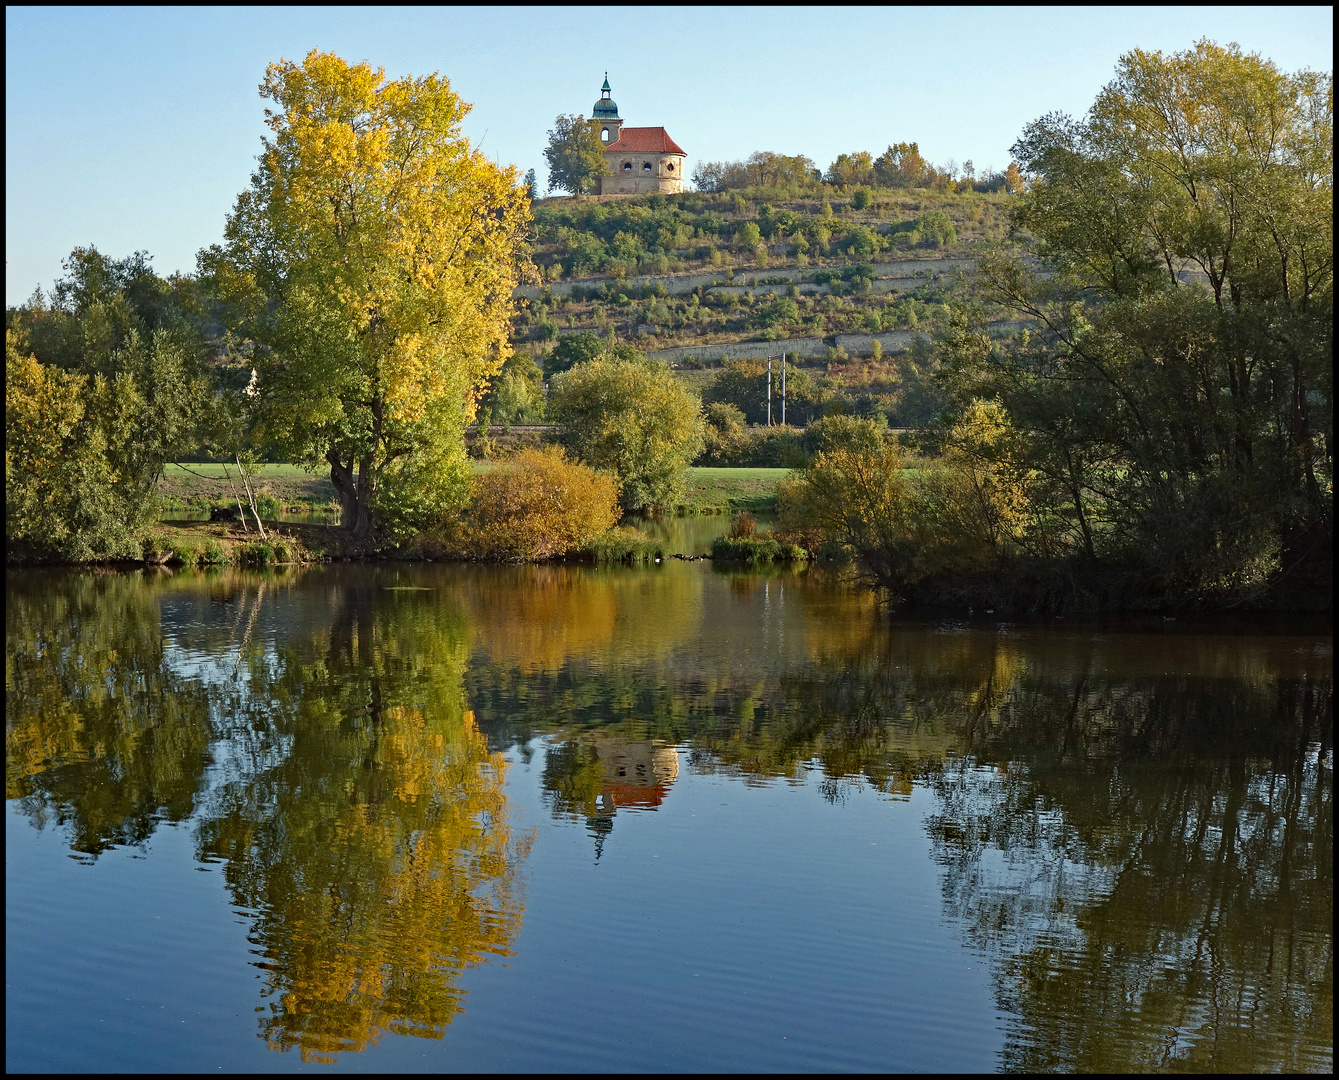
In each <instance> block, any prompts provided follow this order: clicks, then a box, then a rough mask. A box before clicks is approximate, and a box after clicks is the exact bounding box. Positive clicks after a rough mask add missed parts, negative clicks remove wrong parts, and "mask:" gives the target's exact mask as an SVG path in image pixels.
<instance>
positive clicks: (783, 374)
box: [781, 353, 786, 427]
mask: <svg viewBox="0 0 1339 1080" xmlns="http://www.w3.org/2000/svg"><path fill="white" fill-rule="evenodd" d="M781 426H782V427H785V426H786V354H785V353H782V354H781Z"/></svg>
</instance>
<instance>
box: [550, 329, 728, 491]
mask: <svg viewBox="0 0 1339 1080" xmlns="http://www.w3.org/2000/svg"><path fill="white" fill-rule="evenodd" d="M549 411H550V415H551V417H552V418H553V420H554V421H555V422H556V423H557V424H558V425H559V428H560V438H561V440H562V443H563V445H564V446H565V447H566V448H567V449H568V451H569V452H570V453H571V454H572V456H573V457H575V458H576V459H577V460H579V461H582V462H585V463H586V464H587V465H591V466H594V467H595V468H597V469H607V470H609V471H610V472H612V473H614V474H615V475H616V476H617V477H618V478H619V480H620V482H621V484H622V495H621V499H620V501H621V503H622V506H623V509H624V510H626V511H638V510H655V509H663V508H665V507H667V506H670V505H672V504H673V502H674V500H675V499H676V498H677V497H678V496H679V494H680V493H681V492H682V490H683V486H684V484H685V482H686V480H687V476H688V463H689V462H690V461H692V460H693V458H695V457H696V456H697V455H698V454H699V453H701V452H702V447H703V438H704V434H703V423H702V416H701V413H702V407H701V403H700V402H699V401H698V398H697V395H695V394H694V393H693V392H692V391H691V390H688V389H686V388H685V387H684V386H682V385H681V384H680V383H679V382H678V381H677V380H676V379H675V378H674V375H673V374H672V373H671V371H670V369H669V365H668V364H665V363H664V362H663V361H654V360H648V359H647V358H646V357H645V356H643V355H642V354H641V353H639V352H637V351H636V350H635V349H632V348H630V347H628V346H619V347H617V348H616V349H615V350H614V351H613V352H611V353H607V354H605V355H602V356H599V357H596V358H595V359H594V360H588V361H586V362H585V363H582V364H578V365H577V366H576V367H574V368H572V369H571V370H569V371H566V372H564V373H563V374H561V375H558V376H555V377H554V379H553V383H552V390H551V393H550V397H549Z"/></svg>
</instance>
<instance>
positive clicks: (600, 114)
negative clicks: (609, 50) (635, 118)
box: [590, 71, 618, 120]
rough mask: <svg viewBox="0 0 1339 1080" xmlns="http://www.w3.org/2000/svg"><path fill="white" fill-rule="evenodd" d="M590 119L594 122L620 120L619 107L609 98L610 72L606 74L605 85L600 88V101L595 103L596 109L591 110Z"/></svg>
mask: <svg viewBox="0 0 1339 1080" xmlns="http://www.w3.org/2000/svg"><path fill="white" fill-rule="evenodd" d="M590 118H591V119H592V120H617V119H618V106H617V105H615V104H614V103H613V101H612V100H611V99H610V97H609V72H607V71H606V72H605V73H604V85H603V86H602V87H600V100H599V101H597V102H596V103H595V108H593V109H592V110H591V113H590Z"/></svg>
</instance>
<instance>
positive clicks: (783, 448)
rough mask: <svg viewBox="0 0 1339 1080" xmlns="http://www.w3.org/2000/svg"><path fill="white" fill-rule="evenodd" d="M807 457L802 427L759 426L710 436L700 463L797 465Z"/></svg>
mask: <svg viewBox="0 0 1339 1080" xmlns="http://www.w3.org/2000/svg"><path fill="white" fill-rule="evenodd" d="M805 460H806V458H805V453H804V449H803V446H802V445H801V436H800V433H799V430H798V429H796V428H791V427H770V428H769V427H755V428H749V429H747V430H741V431H740V432H739V434H737V435H735V436H733V437H724V436H719V435H713V436H709V438H708V442H707V448H706V450H705V451H704V452H703V454H702V456H701V457H700V458H698V464H700V465H712V466H716V467H719V468H726V469H796V468H799V467H800V466H801V465H803V464H804V462H805Z"/></svg>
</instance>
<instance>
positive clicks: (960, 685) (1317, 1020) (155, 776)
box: [6, 519, 1333, 1072]
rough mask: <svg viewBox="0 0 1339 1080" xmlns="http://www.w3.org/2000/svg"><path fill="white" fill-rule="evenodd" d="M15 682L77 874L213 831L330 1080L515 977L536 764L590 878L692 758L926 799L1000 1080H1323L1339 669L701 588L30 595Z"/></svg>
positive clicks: (350, 574)
mask: <svg viewBox="0 0 1339 1080" xmlns="http://www.w3.org/2000/svg"><path fill="white" fill-rule="evenodd" d="M681 520H682V519H681ZM689 520H691V519H689ZM6 649H7V684H6V750H7V755H6V791H7V797H8V798H9V799H10V800H13V801H15V802H16V804H17V805H18V806H19V807H20V808H21V810H22V812H23V813H24V814H26V815H27V816H28V818H29V819H30V820H31V821H32V822H33V824H34V825H37V826H42V825H46V824H52V825H55V826H57V827H58V828H60V829H61V830H62V835H63V836H64V837H65V838H66V842H67V843H68V846H69V848H70V849H71V850H72V851H73V852H75V853H77V854H78V855H79V856H80V857H81V858H83V859H86V860H95V859H97V858H98V857H99V855H100V854H101V853H103V852H105V851H107V850H108V849H110V848H112V847H116V846H121V845H135V844H143V843H144V841H145V840H146V839H147V838H148V837H149V836H150V835H151V834H152V833H153V831H154V829H155V828H156V827H157V825H158V824H159V823H161V822H183V823H189V824H190V825H191V827H192V828H193V829H194V831H195V836H196V838H197V840H196V843H197V853H198V857H199V858H200V859H202V860H206V861H217V860H223V861H224V863H225V865H224V874H225V878H226V881H227V885H228V888H229V890H230V892H231V894H232V896H233V898H234V900H235V902H236V903H237V904H238V905H239V906H240V907H242V908H245V909H246V910H248V911H250V912H252V913H254V925H253V927H252V934H251V937H252V941H253V942H254V943H255V945H256V948H257V950H258V954H259V957H260V959H259V960H258V961H257V963H258V966H259V967H260V968H261V969H262V971H263V972H264V990H263V992H262V993H263V998H264V1011H263V1012H262V1013H261V1019H260V1033H261V1035H262V1036H263V1038H264V1039H265V1040H266V1041H267V1043H268V1044H269V1045H270V1046H271V1047H272V1048H274V1049H287V1048H290V1047H297V1048H298V1049H299V1050H300V1052H301V1053H302V1056H303V1058H304V1059H306V1060H331V1059H333V1057H334V1056H335V1055H337V1054H339V1053H341V1052H347V1051H358V1050H362V1049H364V1048H365V1047H368V1046H370V1045H372V1044H374V1043H375V1042H376V1041H377V1040H378V1038H380V1037H381V1034H382V1033H383V1032H386V1031H391V1032H396V1033H400V1034H411V1035H425V1036H430V1037H440V1036H441V1035H442V1033H443V1032H444V1030H445V1028H446V1027H447V1026H448V1025H449V1024H450V1023H451V1022H452V1019H453V1017H454V1016H455V1015H456V1014H457V1013H458V1011H459V1010H460V1008H461V999H462V996H463V993H464V991H463V990H461V989H460V988H459V985H458V983H459V976H460V973H461V972H462V971H464V970H465V969H467V968H468V967H470V966H472V965H475V964H477V963H479V962H480V961H481V960H482V959H484V958H486V957H488V956H506V955H509V953H510V951H511V950H512V948H513V946H514V943H515V941H516V939H517V935H518V933H519V929H520V925H521V920H522V916H523V913H524V897H523V889H522V885H521V877H520V870H521V867H522V865H523V863H524V862H525V860H526V858H527V853H528V851H529V844H530V842H531V835H530V834H524V833H521V832H519V831H518V830H517V829H516V828H515V827H513V825H512V824H511V821H512V819H513V816H514V815H513V814H512V812H511V808H510V807H509V805H508V799H507V794H506V790H505V780H506V775H507V768H508V766H507V761H508V756H509V755H516V754H519V755H520V756H521V758H522V759H523V760H528V756H529V755H530V754H531V753H533V752H534V748H535V747H536V746H543V747H545V753H544V761H543V769H542V779H541V785H542V789H543V798H544V802H545V804H546V806H547V808H548V812H550V813H551V814H553V815H554V816H555V817H557V818H561V819H569V820H575V821H578V822H581V823H584V825H585V827H586V829H587V830H588V832H589V834H590V839H591V843H592V846H593V849H594V857H595V858H597V859H598V858H599V857H600V856H601V854H602V852H603V853H607V851H608V850H609V847H608V845H610V844H615V843H618V842H619V834H620V830H619V828H618V822H619V820H620V818H619V815H620V814H626V813H646V812H653V811H655V810H656V809H657V808H658V807H660V806H661V805H662V804H663V803H664V802H665V801H666V800H668V799H672V798H673V797H674V789H675V786H676V784H679V783H682V782H683V777H682V776H680V768H681V762H682V763H683V765H682V767H685V768H687V769H688V770H689V771H690V772H691V773H693V774H697V775H701V774H714V775H717V776H720V777H725V778H735V779H737V780H739V781H741V782H743V783H744V784H747V785H759V784H768V783H772V782H775V781H778V780H785V779H791V780H797V779H800V778H802V777H804V776H807V775H811V774H817V775H818V776H819V777H820V778H821V779H820V780H819V782H818V787H819V790H820V792H821V794H822V795H823V797H824V798H826V799H827V800H828V801H830V802H833V803H841V802H842V801H843V800H844V799H846V798H848V797H850V796H851V795H852V794H853V793H855V792H858V791H863V790H867V789H873V790H875V791H877V792H880V793H882V794H883V795H884V796H886V797H889V798H892V799H907V798H909V797H910V796H911V794H912V792H913V791H914V790H915V789H917V788H921V789H924V790H925V791H928V792H930V793H931V794H932V796H933V808H932V810H931V811H930V812H929V813H928V815H927V816H926V817H925V819H924V829H925V830H926V834H927V836H928V839H929V842H930V851H931V857H932V858H933V859H934V861H935V864H936V865H937V867H938V872H939V874H940V881H941V885H942V895H943V911H944V916H945V918H947V919H949V920H950V921H951V922H952V924H953V925H954V926H956V927H957V930H958V933H959V934H960V936H961V939H962V940H963V942H964V943H965V944H966V945H968V946H969V947H970V948H971V949H973V950H975V951H976V952H977V953H978V954H979V955H980V956H982V957H984V958H985V960H986V961H987V965H988V967H989V970H990V972H991V979H992V983H993V987H994V993H995V997H996V1002H997V1006H998V1008H999V1011H1000V1015H1001V1018H1002V1024H1003V1028H1004V1040H1003V1047H1002V1049H1001V1050H1000V1056H999V1060H998V1065H999V1067H1000V1068H1002V1069H1005V1070H1009V1071H1028V1072H1032V1071H1079V1070H1081V1071H1113V1072H1116V1071H1136V1070H1138V1071H1143V1070H1159V1071H1160V1070H1190V1071H1248V1070H1249V1071H1256V1070H1262V1071H1263V1070H1270V1071H1279V1070H1289V1071H1292V1070H1323V1069H1328V1068H1329V1067H1330V1064H1331V1062H1332V1035H1331V1031H1332V1002H1333V990H1332V985H1333V931H1332V915H1333V864H1332V851H1333V802H1332V797H1333V685H1332V677H1331V673H1330V663H1331V653H1330V644H1329V639H1328V638H1327V637H1321V636H1318V635H1313V636H1300V635H1286V634H1276V635H1269V634H1254V635H1252V634H1244V633H1238V634H1235V635H1231V636H1224V635H1220V634H1214V633H1212V632H1210V631H1208V630H1205V629H1203V628H1200V629H1187V630H1186V631H1185V632H1183V633H1171V634H1168V633H1161V634H1141V633H1131V632H1127V633H1120V634H1115V633H1106V632H1102V631H1098V630H1094V629H1091V628H1087V629H1085V628H1079V627H1076V628H1073V629H1071V630H1063V631H1057V630H1054V629H1052V630H1048V631H1045V632H1043V631H1032V630H1026V629H1017V628H1008V627H1003V628H1001V627H997V626H991V627H985V628H975V629H973V628H954V627H950V626H946V625H938V626H936V625H931V624H925V625H909V624H890V623H889V622H888V621H887V620H886V619H884V618H881V617H880V616H879V615H878V613H877V611H876V609H875V608H874V606H873V605H872V603H871V602H870V601H869V599H868V598H867V597H863V596H861V595H859V594H857V593H853V592H850V591H847V590H843V589H839V588H833V587H832V586H831V585H829V584H826V583H823V582H822V581H821V580H820V579H818V578H816V577H806V576H805V575H793V574H790V575H788V574H778V575H771V576H756V575H755V576H748V575H725V574H713V573H711V572H710V571H709V569H707V568H705V567H703V566H700V565H679V564H675V565H673V566H667V567H664V568H661V569H658V570H656V571H647V572H639V571H628V570H623V569H610V570H602V569H591V568H583V567H566V566H551V567H539V568H535V567H521V568H515V567H512V568H505V567H504V568H463V567H432V566H403V567H392V568H369V567H324V568H317V569H314V570H309V571H293V572H290V573H279V574H269V575H267V574H255V573H243V572H235V571H223V572H218V573H213V574H196V575H186V574H181V575H175V576H173V575H160V576H153V575H149V574H74V573H49V572H25V573H22V574H17V573H10V574H9V576H8V578H7V604H6ZM674 747H681V748H683V750H684V753H683V754H682V755H680V754H676V752H675V751H674V749H673V748H674Z"/></svg>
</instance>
